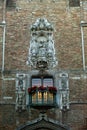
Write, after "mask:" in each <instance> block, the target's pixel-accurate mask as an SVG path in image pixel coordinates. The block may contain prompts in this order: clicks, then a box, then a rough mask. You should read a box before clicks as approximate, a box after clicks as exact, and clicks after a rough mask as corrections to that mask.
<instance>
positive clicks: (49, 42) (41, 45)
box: [28, 18, 57, 69]
mask: <svg viewBox="0 0 87 130" xmlns="http://www.w3.org/2000/svg"><path fill="white" fill-rule="evenodd" d="M53 30H54V29H53V26H52V24H51V23H49V22H48V21H47V19H45V18H39V19H37V20H36V22H35V23H34V24H33V25H32V26H31V28H30V31H31V40H30V48H29V56H28V64H29V65H30V66H31V67H32V68H36V69H49V68H53V67H54V66H56V65H57V60H56V57H55V48H54V40H53Z"/></svg>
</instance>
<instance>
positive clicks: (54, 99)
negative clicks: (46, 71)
mask: <svg viewBox="0 0 87 130" xmlns="http://www.w3.org/2000/svg"><path fill="white" fill-rule="evenodd" d="M33 78H39V79H40V78H41V82H44V79H45V78H53V76H46V77H43V78H42V77H40V76H35V77H31V82H32V79H33ZM42 80H43V81H42ZM43 84H44V83H41V85H42V86H43ZM53 85H54V79H53ZM31 87H32V83H31ZM35 94H36V95H38V92H36V93H35ZM49 95H50V93H49ZM32 96H33V94H31V95H30V104H31V106H32V105H33V104H34V103H33V102H32ZM36 97H37V99H36V100H37V103H36V105H38V104H39V97H38V96H36ZM44 99H45V97H44V96H43V92H42V100H41V104H39V105H43V104H44V103H45V102H43V101H44ZM48 99H49V97H48V95H47V103H46V104H49V102H48ZM55 103H56V95H55V94H53V100H52V102H51V104H54V105H55Z"/></svg>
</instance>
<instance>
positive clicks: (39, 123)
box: [17, 117, 70, 130]
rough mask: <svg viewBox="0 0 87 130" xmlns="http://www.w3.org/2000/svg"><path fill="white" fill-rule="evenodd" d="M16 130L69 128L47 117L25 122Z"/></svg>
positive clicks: (67, 129) (64, 129)
mask: <svg viewBox="0 0 87 130" xmlns="http://www.w3.org/2000/svg"><path fill="white" fill-rule="evenodd" d="M17 130H70V128H69V127H68V126H66V125H64V124H62V123H60V122H58V121H54V120H53V119H50V118H47V117H40V118H37V119H36V120H33V121H30V122H27V123H26V124H25V125H23V126H20V127H19V128H17Z"/></svg>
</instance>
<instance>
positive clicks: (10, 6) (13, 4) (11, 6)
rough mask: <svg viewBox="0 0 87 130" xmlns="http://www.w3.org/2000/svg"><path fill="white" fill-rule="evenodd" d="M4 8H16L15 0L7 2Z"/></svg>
mask: <svg viewBox="0 0 87 130" xmlns="http://www.w3.org/2000/svg"><path fill="white" fill-rule="evenodd" d="M6 7H8V8H15V7H16V0H7V1H6Z"/></svg>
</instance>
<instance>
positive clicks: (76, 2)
mask: <svg viewBox="0 0 87 130" xmlns="http://www.w3.org/2000/svg"><path fill="white" fill-rule="evenodd" d="M69 6H70V7H78V6H80V0H69Z"/></svg>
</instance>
